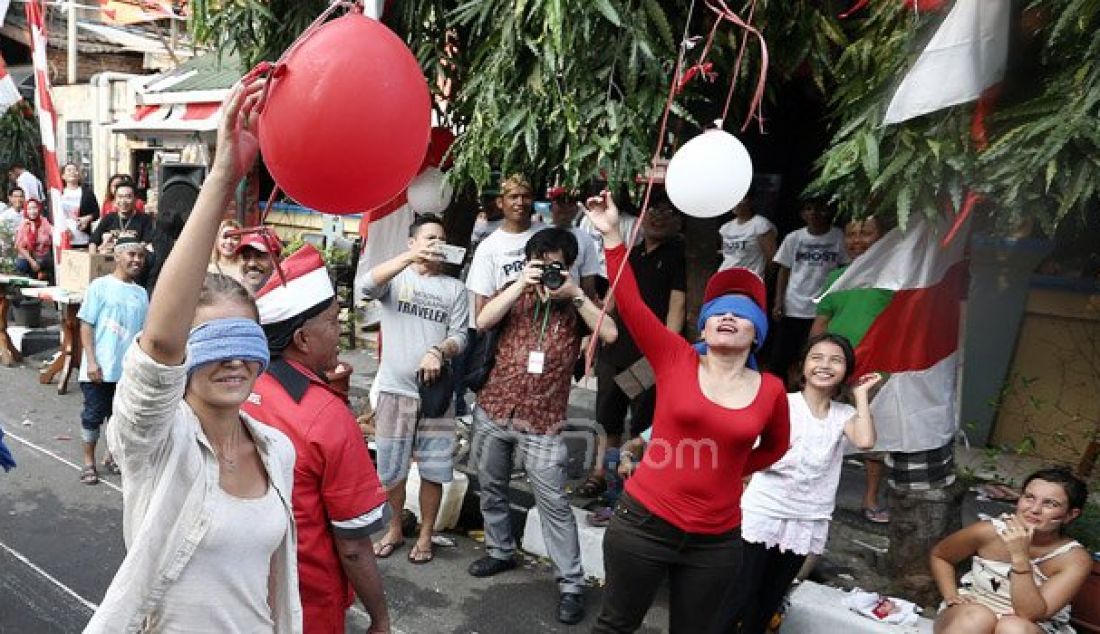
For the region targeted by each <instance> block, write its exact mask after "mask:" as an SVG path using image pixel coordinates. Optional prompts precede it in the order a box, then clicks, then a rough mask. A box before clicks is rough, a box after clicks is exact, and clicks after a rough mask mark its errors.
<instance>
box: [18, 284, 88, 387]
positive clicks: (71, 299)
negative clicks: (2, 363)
mask: <svg viewBox="0 0 1100 634" xmlns="http://www.w3.org/2000/svg"><path fill="white" fill-rule="evenodd" d="M23 294H24V295H26V296H27V297H37V298H38V299H40V300H42V301H44V302H57V303H58V304H59V305H60V306H61V310H62V313H61V314H62V320H61V353H60V354H59V355H58V356H57V358H56V359H54V360H53V362H52V363H50V364H49V365H47V366H46V367H44V368H42V369H41V370H39V371H38V382H39V383H41V384H42V385H48V384H50V383H52V382H53V378H54V377H55V376H57V374H58V373H59V372H60V373H61V379H60V380H59V381H58V383H57V393H58V394H64V393H65V392H68V391H69V378H70V377H71V376H72V374H73V370H74V369H79V368H80V353H81V347H80V320H79V319H77V318H76V314H77V313H78V312H80V303H81V302H83V301H84V293H79V292H74V291H67V290H65V289H63V288H59V287H57V286H47V287H45V288H25V289H23Z"/></svg>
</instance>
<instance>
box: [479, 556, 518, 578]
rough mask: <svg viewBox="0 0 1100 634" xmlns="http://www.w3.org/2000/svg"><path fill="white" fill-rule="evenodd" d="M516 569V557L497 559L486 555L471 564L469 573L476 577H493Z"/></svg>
mask: <svg viewBox="0 0 1100 634" xmlns="http://www.w3.org/2000/svg"><path fill="white" fill-rule="evenodd" d="M515 567H516V560H515V558H514V557H509V558H508V559H497V558H496V557H493V556H490V555H486V556H484V557H482V558H481V559H478V560H477V561H475V562H474V563H472V564H470V567H469V568H468V569H467V572H469V573H470V574H471V575H472V576H474V577H492V576H493V575H495V574H498V573H501V572H504V571H505V570H511V569H513V568H515Z"/></svg>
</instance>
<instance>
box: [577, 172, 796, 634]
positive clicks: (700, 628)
mask: <svg viewBox="0 0 1100 634" xmlns="http://www.w3.org/2000/svg"><path fill="white" fill-rule="evenodd" d="M587 207H588V212H587V213H588V217H589V219H590V220H591V221H592V224H593V226H595V227H596V229H598V230H599V232H600V233H601V234H603V241H604V247H605V249H606V253H607V270H608V272H610V273H611V274H612V275H614V272H615V271H618V270H619V267H620V265H622V263H623V261H624V260H625V259H626V249H625V248H624V247H623V240H622V236H621V235H620V234H619V210H618V208H617V207H616V206H615V203H614V201H613V200H612V199H611V196H610V195H609V194H608V192H606V191H605V192H603V194H602V195H600V196H596V197H593V198H589V199H588V201H587ZM765 298H766V293H765V291H764V284H763V282H762V281H761V280H760V278H759V277H758V276H756V275H755V274H754V273H752V272H751V271H748V270H746V269H737V268H734V269H728V270H726V271H722V272H720V273H717V274H715V275H714V277H712V278H711V280H710V281H709V282H708V283H707V289H706V294H705V298H704V301H705V303H704V305H703V307H702V308H701V309H700V311H699V312H700V315H699V330H700V332H701V333H702V335H703V344H701V345H700V346H699V348H696V347H693V346H692V345H691V344H689V343H687V342H686V341H684V340H683V339H682V338H680V337H679V336H678V335H676V334H675V333H672V332H670V331H669V330H668V329H667V328H665V327H664V324H663V323H662V322H661V321H660V320H659V319H657V317H656V316H655V315H654V314H653V313H652V312H651V311H650V310H649V309H648V308H647V307H646V305H645V303H644V302H643V301H642V298H641V295H640V294H639V292H638V286H637V282H636V281H635V279H634V274H633V272H632V271H631V269H630V267H629V266H627V267H626V268H624V269H623V272H622V277H621V279H620V280H619V284H618V287H617V288H616V289H615V302H616V305H617V306H618V311H619V315H620V316H621V317H622V320H623V322H624V323H625V324H626V327H627V329H628V330H629V331H630V334H631V335H632V336H633V338H634V340H635V341H636V342H637V344H638V347H639V348H640V349H641V351H642V353H643V354H644V355H645V357H646V359H648V360H649V363H650V365H652V366H653V373H654V376H655V377H656V380H657V404H656V408H655V412H654V416H653V428H652V433H653V436H652V439H651V440H650V442H649V445H648V449H647V451H646V453H645V456H644V457H643V458H642V460H641V463H640V464H639V466H638V468H637V470H636V471H635V472H634V475H633V476H632V477H631V478H630V479H629V480H628V481H627V483H626V491H625V492H624V493H623V496H622V498H621V499H620V501H619V504H618V506H617V507H616V509H615V512H614V516H613V517H612V519H611V523H610V525H609V526H608V529H607V533H606V535H605V536H604V542H603V548H604V568H605V570H606V571H607V587H606V589H605V592H604V602H603V608H602V610H601V612H600V617H599V620H598V622H597V623H596V626H595V628H594V629H593V632H633V631H635V630H637V629H638V628H639V627H640V626H641V623H642V619H643V618H645V614H646V612H647V611H648V610H649V606H650V605H651V604H652V603H653V597H654V595H655V594H656V592H657V588H658V587H660V585H661V582H662V581H664V579H665V577H668V578H669V582H670V583H669V585H670V592H669V595H670V609H669V631H670V632H673V633H674V634H675V633H677V632H691V633H692V634H695V633H700V632H710V631H711V630H712V629H713V628H714V627H715V626H716V624H717V618H718V616H719V612H720V606H721V602H722V599H723V597H724V596H725V592H726V590H727V589H728V588H729V587H730V585H731V584H733V583H735V581H736V578H737V571H738V569H739V568H740V565H741V540H740V530H739V527H740V524H741V504H740V502H741V487H742V478H744V477H745V476H747V475H749V474H751V473H753V472H755V471H759V470H761V469H764V468H765V467H768V466H769V465H771V464H772V463H773V462H775V461H776V460H778V459H779V458H780V457H782V456H783V454H784V453H785V452H786V451H787V448H788V445H789V442H790V422H789V414H788V409H787V395H786V391H785V390H784V388H783V383H782V382H781V381H780V380H779V379H777V378H776V377H774V376H772V375H769V374H763V373H761V372H758V371H757V370H756V369H755V367H756V363H755V359H754V358H753V354H754V353H755V351H757V350H759V348H760V346H761V345H763V343H764V339H765V337H766V336H767V316H766V314H765V313H764V309H765V301H766V300H765ZM757 439H759V444H758V445H757V446H756V447H755V448H754V445H755V444H756V442H757Z"/></svg>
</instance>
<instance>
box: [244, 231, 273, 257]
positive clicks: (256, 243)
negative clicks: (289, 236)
mask: <svg viewBox="0 0 1100 634" xmlns="http://www.w3.org/2000/svg"><path fill="white" fill-rule="evenodd" d="M245 247H252V248H253V249H256V250H257V251H259V252H260V253H271V252H272V251H275V256H276V257H278V256H279V255H281V254H282V252H283V243H282V242H279V237H278V236H276V235H275V233H274V232H273V231H257V232H254V233H246V234H244V235H242V236H241V243H240V244H238V245H237V251H236V252H237V253H240V252H241V251H243V250H244V248H245Z"/></svg>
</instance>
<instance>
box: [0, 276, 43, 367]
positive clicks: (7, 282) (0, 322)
mask: <svg viewBox="0 0 1100 634" xmlns="http://www.w3.org/2000/svg"><path fill="white" fill-rule="evenodd" d="M42 286H47V284H46V282H43V281H41V280H36V279H32V278H29V277H23V276H21V275H4V274H0V363H2V364H4V365H6V366H8V367H9V368H10V367H11V366H13V365H15V364H16V363H18V362H20V361H22V360H23V355H21V354H19V350H17V349H16V348H15V344H14V343H12V340H11V337H9V336H8V304H9V302H8V289H9V288H27V287H42Z"/></svg>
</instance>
